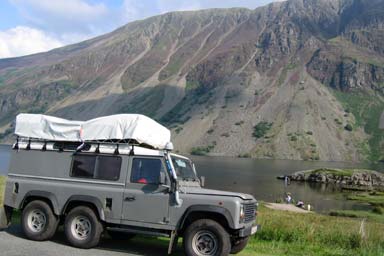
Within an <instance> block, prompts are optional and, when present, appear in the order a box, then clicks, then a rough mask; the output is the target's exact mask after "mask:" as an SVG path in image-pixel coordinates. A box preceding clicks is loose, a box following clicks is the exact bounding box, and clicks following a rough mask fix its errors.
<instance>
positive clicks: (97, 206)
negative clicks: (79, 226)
mask: <svg viewBox="0 0 384 256" xmlns="http://www.w3.org/2000/svg"><path fill="white" fill-rule="evenodd" d="M77 206H88V207H90V208H91V209H93V210H94V211H95V213H96V214H97V216H98V217H99V218H100V220H102V221H105V214H104V208H103V204H102V203H101V201H100V200H99V199H98V198H96V197H94V196H87V195H73V196H71V197H70V198H69V199H68V200H67V202H66V203H65V205H64V207H63V209H62V211H61V214H67V213H68V212H69V211H70V210H72V209H73V208H75V207H77Z"/></svg>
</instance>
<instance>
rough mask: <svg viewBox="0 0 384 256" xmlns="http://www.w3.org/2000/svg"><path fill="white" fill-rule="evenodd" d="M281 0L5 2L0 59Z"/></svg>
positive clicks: (0, 13) (0, 3)
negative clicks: (147, 22)
mask: <svg viewBox="0 0 384 256" xmlns="http://www.w3.org/2000/svg"><path fill="white" fill-rule="evenodd" d="M273 1H279V0H0V58H9V57H17V56H23V55H28V54H33V53H37V52H44V51H48V50H51V49H53V48H57V47H61V46H64V45H68V44H73V43H76V42H80V41H83V40H86V39H89V38H92V37H95V36H98V35H102V34H105V33H107V32H110V31H113V30H114V29H116V28H118V27H120V26H123V25H125V24H127V23H129V22H131V21H134V20H140V19H144V18H147V17H150V16H154V15H158V14H163V13H166V12H171V11H184V10H199V9H207V8H229V7H246V8H250V9H255V8H257V7H259V6H262V5H266V4H268V3H270V2H273Z"/></svg>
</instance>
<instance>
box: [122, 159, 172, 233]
mask: <svg viewBox="0 0 384 256" xmlns="http://www.w3.org/2000/svg"><path fill="white" fill-rule="evenodd" d="M129 168H130V172H128V173H129V175H128V177H127V182H126V187H125V190H124V196H123V213H122V217H123V224H126V225H130V224H135V225H140V224H139V223H142V224H145V223H150V224H159V225H167V224H168V223H169V198H170V196H169V189H168V188H167V187H165V186H164V185H162V184H159V183H160V182H159V180H160V173H161V172H163V173H164V174H165V175H166V171H165V170H166V169H165V165H164V162H163V159H162V158H158V157H143V156H137V157H136V156H134V157H132V158H131V161H130V164H129ZM143 226H145V225H143Z"/></svg>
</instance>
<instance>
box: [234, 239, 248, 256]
mask: <svg viewBox="0 0 384 256" xmlns="http://www.w3.org/2000/svg"><path fill="white" fill-rule="evenodd" d="M248 240H249V237H245V238H240V239H237V240H236V241H234V242H233V243H232V249H231V254H238V253H239V252H241V251H242V250H243V249H244V248H245V247H246V246H247V243H248Z"/></svg>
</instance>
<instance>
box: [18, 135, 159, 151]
mask: <svg viewBox="0 0 384 256" xmlns="http://www.w3.org/2000/svg"><path fill="white" fill-rule="evenodd" d="M12 148H13V149H14V150H20V149H24V150H41V151H58V152H64V151H67V152H68V151H69V152H87V153H96V154H115V155H120V154H121V155H135V154H136V155H163V153H161V152H163V151H164V150H159V149H155V148H154V147H152V146H150V145H146V144H139V143H137V141H135V140H100V141H84V142H81V141H52V140H42V139H36V138H28V137H19V136H17V138H16V142H15V143H14V144H13V146H12Z"/></svg>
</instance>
